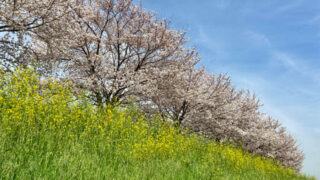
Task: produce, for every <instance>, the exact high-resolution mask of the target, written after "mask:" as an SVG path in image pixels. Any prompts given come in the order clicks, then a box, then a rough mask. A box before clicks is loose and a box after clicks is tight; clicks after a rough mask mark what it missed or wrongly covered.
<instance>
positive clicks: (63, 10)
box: [0, 0, 69, 70]
mask: <svg viewBox="0 0 320 180" xmlns="http://www.w3.org/2000/svg"><path fill="white" fill-rule="evenodd" d="M68 6H69V2H68V1H60V0H32V1H29V0H4V1H1V2H0V37H1V38H0V58H1V61H0V65H1V66H2V67H3V68H5V69H6V70H9V67H12V66H15V65H21V64H22V65H27V64H28V63H30V61H32V60H35V59H36V56H35V54H34V49H33V48H32V43H30V40H31V39H32V38H31V37H30V36H34V35H35V34H36V33H37V31H38V30H39V28H40V27H48V26H56V25H58V24H57V23H58V22H61V20H62V17H63V16H65V15H66V14H67V13H68ZM56 32H58V31H56Z"/></svg>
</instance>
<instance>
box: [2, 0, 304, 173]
mask: <svg viewBox="0 0 320 180" xmlns="http://www.w3.org/2000/svg"><path fill="white" fill-rule="evenodd" d="M0 34H1V39H0V58H1V61H0V66H2V68H3V69H5V70H6V71H10V70H11V69H12V67H13V66H16V65H29V64H30V63H32V64H34V63H36V64H37V68H38V71H39V72H40V73H42V75H43V76H59V77H60V79H61V80H63V79H64V80H71V81H72V82H73V83H74V84H75V87H78V88H80V89H83V90H86V91H87V92H89V95H90V98H91V99H92V100H93V101H94V102H95V103H96V104H97V105H98V106H102V105H106V104H111V103H117V102H121V103H126V102H128V101H129V99H131V98H132V97H134V98H135V100H136V102H137V104H138V105H139V106H140V107H141V108H142V109H143V110H144V111H146V112H147V113H150V114H153V113H158V114H159V113H160V114H161V116H162V117H163V119H164V120H170V121H172V122H174V123H175V124H176V125H177V126H180V127H188V128H190V129H192V130H193V131H195V132H198V133H200V134H203V135H207V136H208V137H212V138H215V139H216V140H218V141H222V140H229V141H234V142H239V143H241V144H242V146H243V147H244V148H245V149H247V150H248V151H249V152H253V153H257V154H260V155H263V156H267V157H271V158H275V159H276V160H278V161H279V162H281V164H282V165H284V166H287V167H292V168H293V169H295V170H297V171H300V169H301V164H302V161H303V155H302V153H301V151H299V149H298V146H297V144H296V142H295V140H294V139H293V138H292V137H291V136H290V135H289V134H288V133H287V132H286V131H285V129H284V127H282V126H281V125H280V124H279V122H278V121H277V120H275V119H272V118H271V117H266V116H265V115H264V114H263V113H262V112H261V111H259V107H260V106H261V105H260V104H259V101H258V100H257V99H256V98H255V96H254V95H252V94H250V93H249V91H242V90H236V89H235V88H234V87H233V86H232V85H231V82H230V78H229V77H228V76H225V75H214V74H212V73H209V72H207V71H206V70H205V69H204V68H196V67H195V65H196V64H197V63H198V61H199V60H200V58H199V56H198V53H197V51H196V50H195V49H191V48H188V47H186V46H185V43H186V42H187V38H186V37H185V32H183V31H176V30H174V29H173V28H171V27H170V24H169V23H168V22H167V21H166V20H165V19H159V18H158V16H157V15H156V14H155V13H153V12H149V11H146V10H144V9H142V8H141V6H136V5H134V4H133V2H132V0H4V1H1V2H0Z"/></svg>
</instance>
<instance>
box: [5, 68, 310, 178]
mask: <svg viewBox="0 0 320 180" xmlns="http://www.w3.org/2000/svg"><path fill="white" fill-rule="evenodd" d="M39 79H40V78H39V77H38V76H37V75H36V74H35V73H33V71H32V70H18V71H17V72H16V73H15V74H14V75H10V76H8V75H5V74H2V75H1V78H0V154H1V155H0V179H312V178H309V177H306V176H302V175H298V174H296V173H295V172H294V171H293V170H291V169H288V168H284V167H282V166H280V165H279V163H277V162H275V161H274V160H271V159H267V158H264V157H260V156H254V155H252V154H249V153H247V152H246V151H244V150H242V149H241V148H239V147H236V146H234V145H231V144H230V145H228V144H223V143H217V142H215V141H213V140H206V139H204V138H203V137H200V136H197V135H195V134H194V133H192V132H188V131H186V130H182V129H179V128H176V127H174V126H172V125H171V124H170V123H169V122H163V121H161V120H160V118H159V117H148V116H146V115H145V114H143V113H141V112H140V111H139V109H137V108H136V107H135V106H134V105H127V106H121V105H118V106H114V107H104V108H97V107H95V106H94V105H93V104H92V103H91V102H90V101H88V100H87V99H86V98H84V96H85V93H83V94H82V95H77V96H76V95H75V94H74V93H73V91H72V88H67V86H66V85H62V84H59V83H57V82H55V81H54V80H51V81H47V82H41V83H40V80H39Z"/></svg>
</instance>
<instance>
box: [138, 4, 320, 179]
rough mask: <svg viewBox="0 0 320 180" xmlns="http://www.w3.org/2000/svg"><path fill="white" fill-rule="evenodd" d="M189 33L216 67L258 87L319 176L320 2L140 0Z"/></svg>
mask: <svg viewBox="0 0 320 180" xmlns="http://www.w3.org/2000/svg"><path fill="white" fill-rule="evenodd" d="M141 1H142V7H143V8H146V9H148V10H152V11H155V12H157V13H158V14H159V16H160V17H165V18H167V19H169V20H171V24H172V26H173V27H174V28H176V29H180V30H185V31H187V36H188V37H190V42H189V43H188V45H189V46H193V47H195V48H197V49H198V50H199V52H200V56H201V62H200V64H199V65H201V66H205V67H206V68H207V69H208V70H209V71H211V72H214V73H228V75H230V76H231V78H232V81H233V84H234V85H235V86H236V87H237V88H239V89H240V88H241V89H249V90H251V91H252V92H254V93H256V94H257V95H258V97H259V98H260V100H261V103H263V104H264V107H263V108H262V110H263V111H264V112H266V113H267V114H269V115H271V116H273V117H274V118H276V119H278V120H279V121H280V122H282V123H283V125H284V126H285V127H287V130H288V132H289V133H290V134H291V135H293V136H294V137H295V138H296V139H297V142H298V144H299V145H300V147H301V149H302V150H303V151H304V153H305V156H306V158H305V161H304V164H303V166H304V167H303V172H305V173H307V174H310V175H314V176H316V177H318V178H320V1H319V0H308V1H306V0H281V1H279V0H268V1H256V0H241V1H239V0H141Z"/></svg>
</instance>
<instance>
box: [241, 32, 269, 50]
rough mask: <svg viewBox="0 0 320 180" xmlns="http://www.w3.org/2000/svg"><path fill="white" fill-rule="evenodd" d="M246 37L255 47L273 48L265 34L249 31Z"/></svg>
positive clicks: (245, 34)
mask: <svg viewBox="0 0 320 180" xmlns="http://www.w3.org/2000/svg"><path fill="white" fill-rule="evenodd" d="M244 36H245V37H247V38H248V40H250V41H251V42H252V43H253V44H254V45H259V46H260V45H263V46H267V47H271V43H270V40H269V39H268V37H267V36H266V35H265V34H262V33H259V32H256V31H252V30H247V31H245V33H244Z"/></svg>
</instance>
